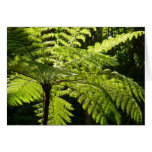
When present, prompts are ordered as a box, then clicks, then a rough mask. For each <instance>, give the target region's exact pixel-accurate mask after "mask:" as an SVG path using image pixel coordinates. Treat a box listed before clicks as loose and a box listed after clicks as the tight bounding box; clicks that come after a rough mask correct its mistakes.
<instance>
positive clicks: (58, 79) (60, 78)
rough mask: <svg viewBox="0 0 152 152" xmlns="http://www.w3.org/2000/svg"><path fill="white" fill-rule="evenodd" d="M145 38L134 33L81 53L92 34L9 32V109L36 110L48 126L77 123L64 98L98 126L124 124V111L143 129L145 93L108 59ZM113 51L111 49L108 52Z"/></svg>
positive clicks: (49, 30)
mask: <svg viewBox="0 0 152 152" xmlns="http://www.w3.org/2000/svg"><path fill="white" fill-rule="evenodd" d="M141 34H144V33H143V32H134V33H128V34H125V35H124V34H123V35H120V36H117V37H116V38H111V39H109V40H105V41H106V42H105V41H104V42H103V43H102V44H99V43H96V44H95V46H93V47H92V46H91V47H89V48H88V49H81V48H79V47H80V46H81V43H84V42H85V38H86V37H87V36H91V33H90V28H80V27H79V28H68V27H52V28H36V27H33V28H8V53H9V58H8V104H10V105H18V104H22V102H34V101H39V102H40V103H39V104H37V105H35V107H36V108H37V110H36V111H35V112H36V113H37V116H39V117H40V118H41V119H40V122H41V123H42V124H44V125H46V124H51V125H61V124H62V125H65V124H66V123H70V122H71V116H73V114H72V110H74V109H73V107H72V105H71V104H70V103H69V102H67V101H66V100H65V99H64V98H63V96H64V95H66V94H68V95H70V96H71V97H75V98H77V100H78V102H79V103H80V104H82V107H83V108H84V109H85V110H87V111H88V113H89V115H91V116H92V118H93V119H95V121H96V123H100V124H108V121H109V120H110V121H112V122H114V123H115V124H121V123H122V116H121V113H120V112H119V109H121V110H122V111H123V112H124V113H126V114H127V115H128V116H129V117H130V118H131V119H132V120H135V121H136V122H137V124H138V123H142V119H143V116H142V112H141V109H140V107H139V104H140V103H142V102H143V101H144V91H143V89H142V88H141V87H140V86H139V85H138V84H137V83H136V82H134V81H133V80H132V79H130V78H127V77H125V76H123V75H121V74H119V73H117V72H115V71H114V72H112V71H111V70H110V68H111V67H114V66H116V65H118V64H119V63H118V62H117V60H116V58H115V57H110V56H108V55H104V54H102V53H103V52H104V51H108V50H110V49H111V48H113V47H115V46H116V45H118V44H120V43H122V42H125V41H127V40H128V39H131V38H133V37H138V36H139V35H141ZM106 45H107V46H106Z"/></svg>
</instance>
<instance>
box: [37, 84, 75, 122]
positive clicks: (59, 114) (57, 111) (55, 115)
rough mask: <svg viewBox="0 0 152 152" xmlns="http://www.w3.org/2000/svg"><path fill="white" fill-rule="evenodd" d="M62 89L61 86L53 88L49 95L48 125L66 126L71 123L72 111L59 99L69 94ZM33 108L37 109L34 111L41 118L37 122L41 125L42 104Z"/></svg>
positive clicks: (68, 104)
mask: <svg viewBox="0 0 152 152" xmlns="http://www.w3.org/2000/svg"><path fill="white" fill-rule="evenodd" d="M59 88H60V89H59ZM62 88H63V87H62V85H58V86H54V87H53V90H52V92H51V94H50V95H51V99H50V105H49V115H48V123H47V124H48V125H66V124H67V123H71V117H72V116H73V114H72V110H74V109H73V107H72V105H71V104H70V103H69V102H67V101H66V100H64V98H62V97H60V96H64V95H66V94H69V89H68V90H64V89H62ZM35 108H37V110H35V112H36V114H37V116H38V117H40V118H41V119H40V120H39V122H40V123H42V117H43V104H42V103H39V104H37V105H35Z"/></svg>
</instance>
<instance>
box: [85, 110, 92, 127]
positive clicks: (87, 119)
mask: <svg viewBox="0 0 152 152" xmlns="http://www.w3.org/2000/svg"><path fill="white" fill-rule="evenodd" d="M83 115H84V118H85V120H84V121H85V124H86V125H91V124H92V123H91V118H90V116H89V114H88V112H87V111H86V110H84V111H83Z"/></svg>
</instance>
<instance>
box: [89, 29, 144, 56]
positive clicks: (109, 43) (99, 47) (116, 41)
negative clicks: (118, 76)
mask: <svg viewBox="0 0 152 152" xmlns="http://www.w3.org/2000/svg"><path fill="white" fill-rule="evenodd" d="M144 34H145V32H144V31H137V32H132V33H127V34H121V35H117V36H116V37H115V38H109V39H106V40H104V41H103V42H102V43H101V44H100V43H99V42H97V43H96V44H95V45H94V46H93V47H91V46H90V47H88V50H93V51H94V52H102V53H107V52H108V51H109V50H111V49H112V48H114V47H116V46H118V45H120V44H122V43H126V41H131V40H132V39H133V38H136V39H137V38H138V37H140V36H141V35H144Z"/></svg>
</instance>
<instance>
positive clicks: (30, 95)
mask: <svg viewBox="0 0 152 152" xmlns="http://www.w3.org/2000/svg"><path fill="white" fill-rule="evenodd" d="M7 94H8V105H21V104H22V103H23V102H27V103H30V102H32V101H35V100H39V99H41V95H42V88H41V86H40V85H39V84H38V83H37V81H35V80H33V79H31V78H29V77H26V76H23V75H19V74H17V75H16V76H10V78H8V89H7Z"/></svg>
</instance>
